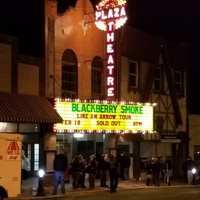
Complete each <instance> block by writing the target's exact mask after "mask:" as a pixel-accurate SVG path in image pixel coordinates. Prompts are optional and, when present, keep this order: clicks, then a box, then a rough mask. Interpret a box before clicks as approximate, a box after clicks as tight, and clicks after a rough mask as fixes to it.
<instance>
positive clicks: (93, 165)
mask: <svg viewBox="0 0 200 200" xmlns="http://www.w3.org/2000/svg"><path fill="white" fill-rule="evenodd" d="M97 167H98V162H97V161H96V158H95V156H94V155H91V156H90V158H89V161H88V164H87V169H86V172H87V173H88V174H89V178H88V181H89V189H90V190H93V189H94V188H95V179H96V173H97Z"/></svg>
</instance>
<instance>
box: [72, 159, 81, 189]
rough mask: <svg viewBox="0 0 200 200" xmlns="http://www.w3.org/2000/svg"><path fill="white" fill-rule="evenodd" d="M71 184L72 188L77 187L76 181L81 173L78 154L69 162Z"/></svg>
mask: <svg viewBox="0 0 200 200" xmlns="http://www.w3.org/2000/svg"><path fill="white" fill-rule="evenodd" d="M71 173H72V179H73V180H72V185H73V189H78V181H79V178H80V176H81V174H82V172H81V162H80V156H79V155H78V156H75V157H74V159H73V160H72V163H71Z"/></svg>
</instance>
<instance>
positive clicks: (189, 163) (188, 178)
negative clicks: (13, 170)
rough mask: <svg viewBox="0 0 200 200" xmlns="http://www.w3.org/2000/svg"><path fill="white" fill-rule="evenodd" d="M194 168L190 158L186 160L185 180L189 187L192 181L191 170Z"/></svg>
mask: <svg viewBox="0 0 200 200" xmlns="http://www.w3.org/2000/svg"><path fill="white" fill-rule="evenodd" d="M194 167H195V164H194V161H193V160H192V158H191V157H188V158H187V180H188V184H189V185H191V184H192V181H193V173H192V169H193V168H194Z"/></svg>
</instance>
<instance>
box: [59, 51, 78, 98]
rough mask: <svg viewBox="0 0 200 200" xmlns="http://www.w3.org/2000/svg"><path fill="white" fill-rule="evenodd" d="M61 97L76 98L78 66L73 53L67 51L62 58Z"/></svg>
mask: <svg viewBox="0 0 200 200" xmlns="http://www.w3.org/2000/svg"><path fill="white" fill-rule="evenodd" d="M62 97H63V98H72V99H76V98H77V97H78V65H77V58H76V55H75V53H74V52H73V51H72V50H70V49H67V50H65V51H64V53H63V56H62Z"/></svg>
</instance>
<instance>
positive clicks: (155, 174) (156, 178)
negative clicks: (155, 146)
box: [153, 157, 161, 186]
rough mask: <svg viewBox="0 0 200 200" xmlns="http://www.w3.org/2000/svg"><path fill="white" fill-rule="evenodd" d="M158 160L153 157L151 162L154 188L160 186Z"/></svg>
mask: <svg viewBox="0 0 200 200" xmlns="http://www.w3.org/2000/svg"><path fill="white" fill-rule="evenodd" d="M160 168H161V165H160V160H159V159H158V158H157V157H155V158H154V160H153V178H154V184H155V186H160Z"/></svg>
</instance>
